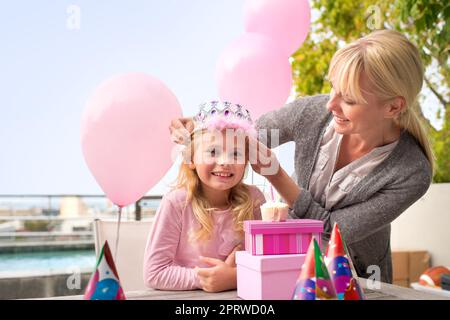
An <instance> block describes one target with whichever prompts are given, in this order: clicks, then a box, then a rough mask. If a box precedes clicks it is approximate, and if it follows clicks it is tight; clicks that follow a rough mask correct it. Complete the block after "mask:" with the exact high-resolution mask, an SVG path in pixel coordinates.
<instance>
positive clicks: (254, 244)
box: [244, 219, 323, 255]
mask: <svg viewBox="0 0 450 320" xmlns="http://www.w3.org/2000/svg"><path fill="white" fill-rule="evenodd" d="M244 231H245V250H246V251H248V252H249V253H251V254H253V255H272V254H300V253H306V252H307V251H308V247H309V243H310V242H311V239H312V237H315V238H316V239H317V241H318V243H319V245H320V246H322V243H321V236H322V232H323V222H322V221H320V220H310V219H289V220H286V221H282V222H271V221H261V220H247V221H244Z"/></svg>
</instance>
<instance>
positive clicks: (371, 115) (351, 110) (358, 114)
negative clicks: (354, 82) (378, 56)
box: [327, 74, 385, 134]
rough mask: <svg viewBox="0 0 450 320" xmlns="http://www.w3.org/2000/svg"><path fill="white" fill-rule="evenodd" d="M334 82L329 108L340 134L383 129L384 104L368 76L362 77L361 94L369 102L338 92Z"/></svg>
mask: <svg viewBox="0 0 450 320" xmlns="http://www.w3.org/2000/svg"><path fill="white" fill-rule="evenodd" d="M331 84H332V89H331V92H330V100H329V101H328V103H327V109H328V110H329V111H330V112H332V113H333V116H334V129H335V131H336V132H337V133H340V134H364V133H367V132H368V131H370V132H373V131H374V129H380V130H381V129H382V124H383V121H384V120H385V112H384V108H383V105H382V104H381V103H380V102H379V101H378V100H377V98H376V97H375V95H374V94H373V93H371V92H372V90H371V88H370V86H369V83H368V81H367V78H366V76H365V75H364V74H362V76H361V79H360V86H361V94H362V96H363V97H364V99H365V100H366V101H367V103H363V102H360V103H358V102H356V101H355V100H356V99H355V98H353V97H348V96H345V95H344V96H343V95H342V94H341V93H340V92H336V91H335V89H334V86H333V83H331Z"/></svg>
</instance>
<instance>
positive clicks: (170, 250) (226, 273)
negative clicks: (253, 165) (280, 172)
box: [144, 101, 265, 292]
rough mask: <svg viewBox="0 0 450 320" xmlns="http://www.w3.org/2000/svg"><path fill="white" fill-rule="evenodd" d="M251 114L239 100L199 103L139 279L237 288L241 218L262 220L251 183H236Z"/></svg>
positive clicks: (180, 286) (163, 285) (170, 286)
mask: <svg viewBox="0 0 450 320" xmlns="http://www.w3.org/2000/svg"><path fill="white" fill-rule="evenodd" d="M255 135H256V131H255V129H254V128H253V125H252V123H251V118H250V114H249V113H248V111H247V110H245V109H244V108H243V107H241V106H239V105H233V104H231V103H227V102H225V103H223V104H222V103H218V102H216V101H213V102H211V103H208V104H204V105H202V106H201V109H200V111H199V113H198V114H197V116H196V123H195V128H194V130H193V133H192V134H191V139H190V142H189V144H188V145H187V148H186V149H185V150H184V152H183V155H184V161H183V162H182V163H181V167H180V171H179V175H178V178H177V184H176V186H175V187H174V189H173V190H172V191H170V192H169V193H167V194H166V195H165V196H164V197H163V199H162V202H161V205H160V207H159V208H158V211H157V214H156V217H155V221H154V227H153V229H152V232H151V233H150V236H149V238H148V242H147V247H146V250H145V258H144V281H145V283H146V285H147V286H148V287H151V288H157V289H163V290H194V289H203V290H205V291H208V292H218V291H224V290H229V289H235V288H236V265H235V261H234V254H235V251H236V250H238V249H239V248H242V249H243V247H244V246H243V245H244V233H243V221H244V220H259V219H261V212H260V209H259V207H260V205H261V204H263V203H264V202H265V198H264V195H263V194H262V192H261V191H259V189H258V188H256V187H254V186H249V185H246V184H244V183H243V182H242V180H243V177H244V173H245V168H246V166H247V164H248V136H255Z"/></svg>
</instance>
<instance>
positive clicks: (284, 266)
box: [236, 251, 306, 300]
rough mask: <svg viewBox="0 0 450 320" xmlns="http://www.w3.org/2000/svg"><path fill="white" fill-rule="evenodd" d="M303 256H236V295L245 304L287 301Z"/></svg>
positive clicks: (241, 254)
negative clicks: (246, 301)
mask: <svg viewBox="0 0 450 320" xmlns="http://www.w3.org/2000/svg"><path fill="white" fill-rule="evenodd" d="M305 257H306V254H285V255H272V256H254V255H251V254H250V253H248V252H247V251H237V252H236V267H237V271H236V272H237V295H238V297H240V298H242V299H245V300H290V299H292V295H293V293H294V288H295V284H296V282H297V279H298V276H299V275H300V269H301V267H302V265H303V263H304V261H305Z"/></svg>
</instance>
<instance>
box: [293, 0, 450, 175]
mask: <svg viewBox="0 0 450 320" xmlns="http://www.w3.org/2000/svg"><path fill="white" fill-rule="evenodd" d="M310 4H311V8H312V10H314V11H315V12H316V13H317V14H318V18H317V19H316V20H315V21H312V23H311V32H310V34H309V36H308V38H307V39H306V40H305V42H304V43H303V45H302V46H301V47H300V49H299V50H298V51H297V52H296V53H295V54H294V55H292V68H293V77H294V90H295V93H296V95H297V96H302V95H313V94H318V93H327V92H329V90H330V86H329V83H328V82H327V81H326V80H327V79H326V75H327V71H328V65H329V62H330V60H331V57H332V56H333V54H334V52H335V51H336V50H337V49H339V48H341V47H342V46H344V45H345V44H347V43H349V42H351V41H353V40H356V39H358V38H360V37H362V36H364V35H366V34H368V33H370V32H372V31H373V30H375V29H384V28H386V29H395V30H398V31H400V32H402V33H403V34H405V35H406V36H407V37H408V39H410V40H411V41H412V42H413V43H415V44H416V45H417V47H418V48H419V50H420V53H421V56H422V59H423V62H424V66H425V85H426V87H427V88H428V89H429V90H430V92H431V93H432V94H433V95H435V96H436V98H437V100H438V101H439V103H440V105H439V108H438V118H440V119H441V120H443V126H442V128H441V129H440V130H436V128H434V127H433V126H432V125H431V123H430V122H429V120H428V119H427V118H425V117H424V116H423V113H422V110H421V108H420V106H417V108H416V112H417V114H418V115H419V117H420V118H421V120H422V121H423V123H424V125H425V127H426V128H427V130H428V134H429V136H430V140H431V142H432V144H433V149H434V153H435V156H436V172H435V175H434V178H433V179H434V181H435V182H450V135H449V134H450V110H449V109H450V107H449V104H450V65H449V50H450V45H449V41H448V39H450V24H449V20H450V5H449V2H448V1H438V0H397V1H395V2H394V1H390V0H377V1H373V0H362V1H353V0H335V1H329V0H311V1H310ZM313 16H314V15H313ZM421 101H423V97H421Z"/></svg>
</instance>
